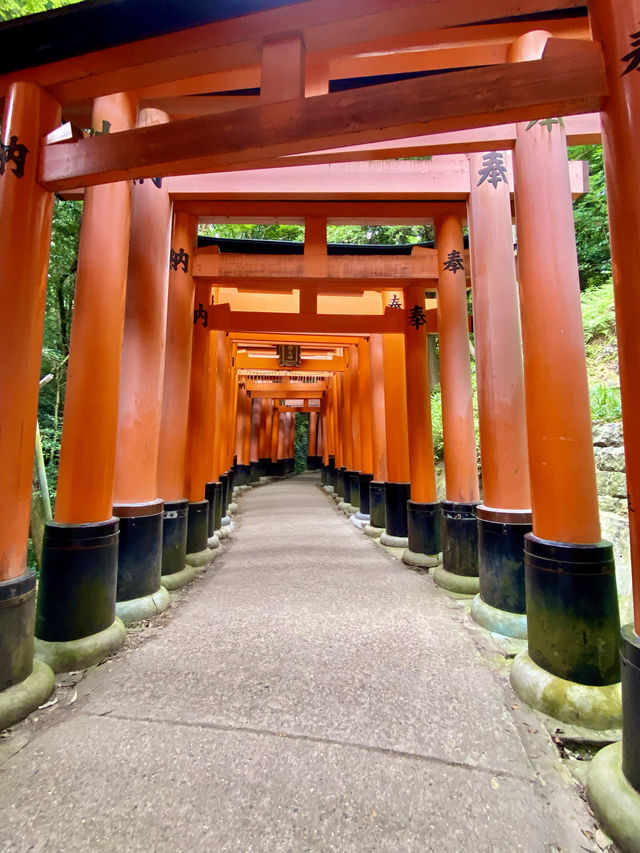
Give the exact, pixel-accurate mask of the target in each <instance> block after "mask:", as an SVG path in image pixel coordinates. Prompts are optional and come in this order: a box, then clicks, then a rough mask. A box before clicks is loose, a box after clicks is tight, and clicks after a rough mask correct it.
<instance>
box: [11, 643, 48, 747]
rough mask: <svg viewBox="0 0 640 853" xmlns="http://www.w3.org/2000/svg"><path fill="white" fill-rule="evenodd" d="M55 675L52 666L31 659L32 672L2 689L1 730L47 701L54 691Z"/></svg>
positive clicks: (22, 718)
mask: <svg viewBox="0 0 640 853" xmlns="http://www.w3.org/2000/svg"><path fill="white" fill-rule="evenodd" d="M54 682H55V677H54V675H53V670H52V669H51V667H49V666H47V664H46V663H43V662H42V661H40V660H33V659H32V661H31V672H30V673H29V674H28V675H27V677H26V678H24V679H23V680H22V681H19V682H18V683H17V684H13V685H12V686H11V687H6V688H5V689H4V690H0V730H2V729H7V728H9V726H12V725H14V723H18V722H20V720H24V718H25V717H28V716H29V714H31V713H32V712H33V711H35V710H36V709H37V708H39V707H40V705H42V703H43V702H46V701H47V699H48V698H49V696H51V693H52V692H53V685H54Z"/></svg>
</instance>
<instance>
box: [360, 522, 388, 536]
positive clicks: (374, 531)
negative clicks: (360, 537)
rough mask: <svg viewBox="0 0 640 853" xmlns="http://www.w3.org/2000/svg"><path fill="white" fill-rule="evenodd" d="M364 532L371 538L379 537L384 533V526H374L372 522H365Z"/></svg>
mask: <svg viewBox="0 0 640 853" xmlns="http://www.w3.org/2000/svg"><path fill="white" fill-rule="evenodd" d="M362 532H363V533H364V535H365V536H368V537H369V539H379V538H380V537H381V536H382V534H383V533H384V527H373V525H371V524H365V526H364V527H363V528H362Z"/></svg>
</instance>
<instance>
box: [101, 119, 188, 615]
mask: <svg viewBox="0 0 640 853" xmlns="http://www.w3.org/2000/svg"><path fill="white" fill-rule="evenodd" d="M167 121H168V116H167V115H166V114H165V113H163V112H161V111H160V110H142V111H141V112H140V115H139V117H138V122H137V126H138V127H146V126H149V125H154V124H162V123H165V122H167ZM170 238H171V199H170V197H169V193H168V191H167V189H166V186H160V187H157V186H156V185H155V184H154V183H152V182H151V181H144V183H139V182H137V183H136V184H134V187H133V194H132V199H131V234H130V239H129V261H128V268H127V295H126V302H125V318H124V336H123V341H122V362H121V373H120V393H119V403H118V432H117V444H116V466H115V472H114V485H113V504H114V507H113V514H114V515H116V516H117V517H118V518H119V519H120V543H119V547H118V588H117V595H116V613H117V614H118V616H119V617H120V618H121V619H122V620H123V621H124V622H125V623H128V622H139V621H140V620H141V619H148V618H149V617H150V616H153V615H155V614H156V613H158V612H162V611H163V610H166V608H167V607H168V606H169V596H168V594H167V591H166V588H164V587H162V584H161V574H162V526H163V518H164V501H163V500H162V498H161V497H159V496H158V448H159V441H160V422H161V416H162V389H163V378H164V361H165V359H164V355H165V335H166V326H167V296H168V283H169V248H170ZM186 263H187V266H188V259H187V262H186ZM183 271H184V270H183ZM181 568H184V567H183V566H182V567H181Z"/></svg>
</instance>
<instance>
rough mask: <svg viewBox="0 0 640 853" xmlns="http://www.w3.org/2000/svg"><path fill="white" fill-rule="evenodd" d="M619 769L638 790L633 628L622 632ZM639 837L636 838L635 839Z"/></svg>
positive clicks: (637, 662)
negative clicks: (620, 750) (620, 768)
mask: <svg viewBox="0 0 640 853" xmlns="http://www.w3.org/2000/svg"><path fill="white" fill-rule="evenodd" d="M620 657H621V659H622V769H623V770H624V775H625V776H626V777H627V779H628V780H629V782H631V784H632V785H633V787H634V788H635V790H636V791H640V637H639V636H638V635H637V634H636V633H635V631H634V626H633V625H625V626H624V628H623V629H622V646H621V651H620ZM639 838H640V836H639Z"/></svg>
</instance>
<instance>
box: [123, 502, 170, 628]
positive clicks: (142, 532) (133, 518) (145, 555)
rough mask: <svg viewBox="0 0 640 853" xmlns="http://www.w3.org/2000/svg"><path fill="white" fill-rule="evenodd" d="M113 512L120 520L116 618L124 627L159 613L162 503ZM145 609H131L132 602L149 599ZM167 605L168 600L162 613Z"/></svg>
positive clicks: (141, 505) (161, 599) (135, 506)
mask: <svg viewBox="0 0 640 853" xmlns="http://www.w3.org/2000/svg"><path fill="white" fill-rule="evenodd" d="M113 511H114V513H115V515H117V516H118V518H119V519H120V540H119V543H118V586H117V590H116V614H117V615H118V616H119V617H120V618H121V619H122V620H123V622H125V624H126V623H128V622H132V621H135V622H137V621H139V619H144V618H146V615H142V614H143V612H144V613H145V614H146V612H147V610H148V612H149V615H155V613H156V612H160V608H161V607H162V603H163V602H164V596H163V595H162V594H161V590H162V589H163V587H162V580H161V577H162V527H163V519H164V501H162V500H160V499H158V500H155V501H150V502H148V503H145V504H117V505H115V506H114V508H113ZM158 594H160V595H159V598H158V601H155V600H154V601H153V602H150V604H149V608H147V609H145V608H143V607H141V606H138V605H136V606H133V605H132V602H139V601H140V600H146V599H152V598H153V597H154V596H157V595H158ZM168 605H169V602H168V600H167V601H166V606H165V607H163V608H162V609H166V607H167V606H168Z"/></svg>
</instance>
